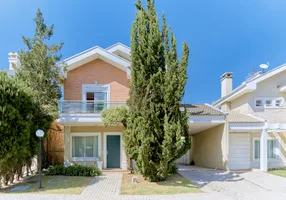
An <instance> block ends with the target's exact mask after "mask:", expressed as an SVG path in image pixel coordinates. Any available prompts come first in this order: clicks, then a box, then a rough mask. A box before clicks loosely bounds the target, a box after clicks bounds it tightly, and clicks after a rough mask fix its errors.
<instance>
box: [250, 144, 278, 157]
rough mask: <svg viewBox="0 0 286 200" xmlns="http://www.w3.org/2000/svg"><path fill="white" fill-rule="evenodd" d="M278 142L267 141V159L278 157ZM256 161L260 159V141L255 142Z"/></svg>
mask: <svg viewBox="0 0 286 200" xmlns="http://www.w3.org/2000/svg"><path fill="white" fill-rule="evenodd" d="M278 144H279V143H278V141H277V140H268V141H267V158H270V159H271V158H272V159H274V158H276V157H277V156H278V147H277V146H278ZM254 159H260V140H258V139H257V140H254Z"/></svg>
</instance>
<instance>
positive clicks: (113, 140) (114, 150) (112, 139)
mask: <svg viewBox="0 0 286 200" xmlns="http://www.w3.org/2000/svg"><path fill="white" fill-rule="evenodd" d="M107 168H120V135H107Z"/></svg>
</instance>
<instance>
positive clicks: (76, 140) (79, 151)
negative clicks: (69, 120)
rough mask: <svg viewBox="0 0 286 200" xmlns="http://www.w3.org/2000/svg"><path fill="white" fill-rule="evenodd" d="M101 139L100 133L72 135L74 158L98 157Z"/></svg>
mask: <svg viewBox="0 0 286 200" xmlns="http://www.w3.org/2000/svg"><path fill="white" fill-rule="evenodd" d="M99 145H100V139H99V136H98V134H87V135H84V133H83V134H76V135H72V157H73V158H97V157H99V152H100V150H99V149H100V146H99Z"/></svg>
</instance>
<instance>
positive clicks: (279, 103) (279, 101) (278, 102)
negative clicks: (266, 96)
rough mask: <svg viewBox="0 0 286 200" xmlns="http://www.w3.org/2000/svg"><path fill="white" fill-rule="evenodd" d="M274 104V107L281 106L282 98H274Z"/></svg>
mask: <svg viewBox="0 0 286 200" xmlns="http://www.w3.org/2000/svg"><path fill="white" fill-rule="evenodd" d="M275 106H276V107H283V106H284V105H283V101H282V99H276V100H275Z"/></svg>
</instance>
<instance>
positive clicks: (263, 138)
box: [260, 124, 268, 172]
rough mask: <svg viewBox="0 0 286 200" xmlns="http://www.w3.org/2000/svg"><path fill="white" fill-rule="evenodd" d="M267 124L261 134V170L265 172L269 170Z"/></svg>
mask: <svg viewBox="0 0 286 200" xmlns="http://www.w3.org/2000/svg"><path fill="white" fill-rule="evenodd" d="M266 128H267V124H265V126H264V127H263V130H262V132H261V136H260V170H261V171H263V172H267V171H268V166H267V165H268V160H267V137H268V135H267V131H266Z"/></svg>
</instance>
